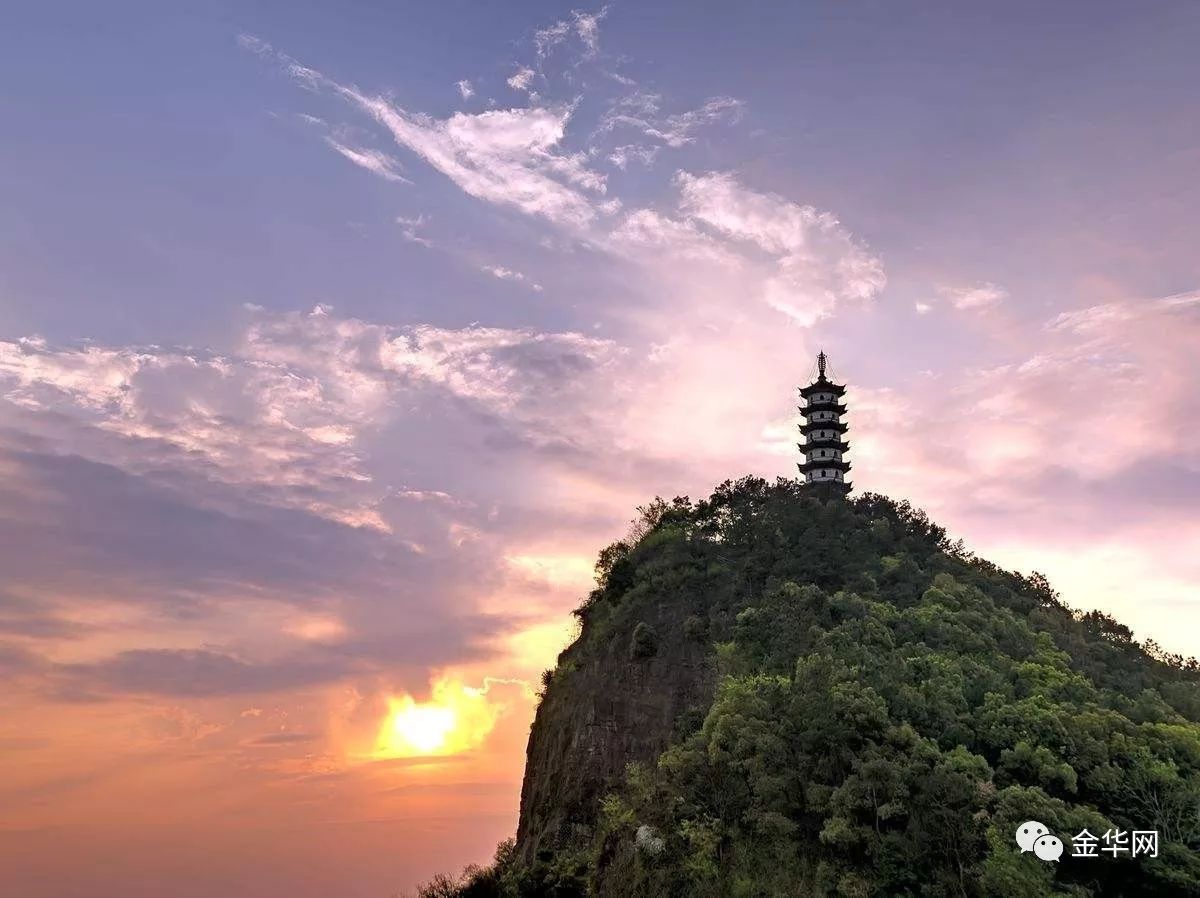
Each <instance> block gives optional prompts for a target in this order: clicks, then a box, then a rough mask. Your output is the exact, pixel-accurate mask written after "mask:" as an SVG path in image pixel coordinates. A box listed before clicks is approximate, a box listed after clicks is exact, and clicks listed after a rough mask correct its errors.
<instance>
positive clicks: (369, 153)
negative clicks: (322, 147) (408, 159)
mask: <svg viewBox="0 0 1200 898" xmlns="http://www.w3.org/2000/svg"><path fill="white" fill-rule="evenodd" d="M325 140H326V142H327V143H328V144H329V145H330V146H331V147H333V148H334V149H335V150H337V151H338V152H339V153H341V154H342V155H343V156H344V157H346V158H347V159H349V160H350V161H351V162H353V163H354V164H355V165H357V166H359V167H360V168H365V169H366V170H367V171H369V172H371V173H372V174H376V175H379V177H381V178H383V179H384V180H385V181H399V182H401V183H403V184H411V183H412V181H410V180H408V178H406V177H404V176H403V175H401V174H400V171H401V166H400V163H399V162H398V161H397V160H396V159H394V158H392V157H391V156H389V155H388V154H387V153H381V152H380V151H379V150H371V149H361V150H356V149H354V148H352V147H348V146H346V145H345V144H341V143H338V142H337V141H336V140H334V139H333V138H330V137H327V138H325Z"/></svg>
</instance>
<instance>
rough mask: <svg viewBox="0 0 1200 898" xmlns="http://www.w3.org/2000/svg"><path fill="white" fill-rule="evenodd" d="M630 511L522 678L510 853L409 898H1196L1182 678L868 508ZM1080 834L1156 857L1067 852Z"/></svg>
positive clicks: (720, 496) (1148, 648)
mask: <svg viewBox="0 0 1200 898" xmlns="http://www.w3.org/2000/svg"><path fill="white" fill-rule="evenodd" d="M640 511H641V517H640V518H639V520H638V521H637V522H636V524H635V528H634V531H633V532H631V534H630V536H629V538H627V539H626V540H623V541H621V542H618V543H616V544H614V545H612V546H609V547H608V548H606V549H605V550H604V551H602V552H601V553H600V556H599V561H598V563H597V567H596V573H597V588H596V589H595V590H594V591H593V592H592V593H591V594H590V595H589V596H588V597H587V598H586V600H585V601H584V602H583V604H582V605H581V607H580V608H579V609H578V610H577V612H576V614H577V615H578V617H579V619H580V621H581V625H582V626H581V631H580V636H579V638H578V639H577V640H576V642H575V643H574V644H573V645H572V646H571V647H570V648H568V649H567V650H566V651H564V652H563V654H562V655H561V656H560V658H559V663H558V666H557V667H556V669H555V670H553V671H547V674H546V677H545V693H544V696H543V701H542V705H541V707H540V708H539V712H538V717H537V720H536V722H535V724H534V728H533V731H532V734H531V740H530V754H529V769H527V771H526V781H525V792H524V795H523V799H522V820H521V829H520V831H519V833H518V837H517V839H516V841H515V842H513V841H510V842H506V843H504V844H503V845H501V846H500V848H499V850H498V852H497V856H496V861H495V863H494V864H493V865H491V866H489V867H486V868H469V869H468V870H467V871H465V872H464V873H463V874H461V875H460V876H457V877H454V876H443V877H439V878H438V879H436V880H435V881H434V882H431V883H429V884H428V885H426V886H425V887H423V889H422V891H421V893H420V894H421V895H422V896H423V898H451V896H456V898H500V896H509V898H525V896H531V898H532V896H538V898H540V896H547V898H548V896H557V898H570V896H584V895H597V896H681V898H682V896H695V898H708V896H711V898H718V896H721V898H724V896H737V898H759V896H761V898H774V896H843V898H867V896H881V898H897V896H988V898H1024V896H1051V895H1073V896H1144V895H1163V896H1172V895H1180V896H1183V895H1200V854H1198V853H1197V850H1198V849H1200V688H1198V683H1200V671H1198V670H1197V667H1196V664H1195V662H1194V661H1191V660H1187V661H1185V660H1184V659H1182V658H1180V657H1177V656H1172V655H1168V654H1166V653H1164V652H1163V651H1161V650H1160V649H1159V648H1158V647H1157V646H1155V645H1154V644H1153V643H1150V642H1147V643H1138V642H1136V641H1135V640H1134V639H1133V636H1132V634H1131V633H1130V631H1129V630H1128V629H1127V628H1126V627H1124V626H1122V625H1121V624H1120V623H1118V622H1117V621H1115V620H1113V619H1112V618H1111V617H1109V616H1107V615H1105V614H1102V613H1099V612H1094V611H1093V612H1088V613H1081V612H1079V611H1072V610H1071V609H1069V608H1067V607H1066V606H1065V605H1064V604H1063V603H1062V602H1061V601H1060V600H1059V597H1058V596H1057V595H1056V594H1055V592H1054V591H1053V590H1052V589H1051V587H1050V585H1049V584H1048V583H1047V582H1046V580H1045V579H1044V578H1043V577H1041V576H1039V575H1036V574H1034V575H1032V576H1022V575H1020V574H1015V573H1010V572H1007V571H1004V570H1001V569H999V568H997V567H996V566H995V565H993V564H991V563H989V562H987V561H985V560H983V559H980V558H977V557H975V556H973V555H972V554H971V553H970V552H968V551H967V550H966V549H965V548H964V547H963V546H962V544H961V543H954V542H951V540H950V539H949V538H948V537H947V535H946V532H945V531H944V530H943V529H942V528H941V527H939V526H937V525H936V524H934V523H933V522H931V521H930V520H929V519H928V518H927V517H926V516H925V515H924V514H923V513H922V512H920V511H917V510H914V509H913V508H912V507H910V506H909V505H908V504H907V503H897V502H895V501H892V500H890V499H887V498H885V497H883V496H879V495H873V494H867V495H863V496H860V497H858V498H855V499H851V500H833V501H829V502H821V501H817V500H816V499H813V498H811V497H809V496H807V495H805V493H804V491H803V489H802V488H801V487H800V485H799V484H798V483H796V482H795V481H790V480H779V481H778V482H776V483H774V484H771V483H768V482H766V481H764V480H760V479H754V478H747V479H743V480H740V481H738V482H736V483H728V482H727V483H725V484H723V485H722V486H721V487H720V488H718V489H717V490H716V492H715V493H714V494H713V495H712V496H711V497H710V498H709V499H706V500H704V501H700V502H691V501H689V500H687V499H675V500H674V501H672V502H664V501H662V500H656V501H655V502H654V503H653V504H652V505H650V506H648V507H646V508H644V509H641V510H640ZM695 659H700V660H698V661H696V660H695ZM656 665H657V666H656ZM680 669H683V670H685V671H686V674H684V675H682V676H686V678H687V680H688V682H687V683H684V682H682V681H679V677H680V676H681V675H680V674H679V673H678V671H679V670H680ZM672 677H674V678H675V679H674V680H673V679H672ZM631 684H632V685H631ZM671 684H674V685H671ZM685 687H686V688H685ZM635 689H636V690H638V691H637V693H636V695H635V694H634V690H635ZM655 690H658V692H665V691H669V690H675V691H674V692H673V693H672V694H673V695H678V696H682V697H683V698H680V699H679V701H678V702H676V703H675V704H672V702H671V701H664V702H658V701H657V698H658V695H657V693H656V691H655ZM627 695H628V696H629V697H628V700H627V701H626V700H625V696H627ZM679 703H683V705H682V706H679V707H676V705H677V704H679ZM664 709H665V710H664ZM582 714H586V715H588V716H587V717H581V716H580V715H582ZM638 714H642V715H643V718H644V719H642V718H639V717H638V716H637V715H638ZM606 715H608V716H607V717H606ZM609 718H611V719H612V720H616V721H620V722H621V727H620V729H621V732H619V733H616V734H614V733H612V732H611V730H613V727H612V726H609V727H608V728H607V730H606V729H605V726H604V725H603V724H604V722H605V720H606V719H609ZM580 721H586V726H585V724H584V723H581V722H580ZM626 730H636V735H637V739H633V737H632V736H631V737H630V738H629V739H624V741H623V737H622V736H621V733H623V732H625V731H626ZM595 733H599V734H600V735H594V734H595ZM598 740H599V741H598ZM639 755H640V756H639ZM610 768H611V769H610ZM1027 820H1037V821H1040V822H1041V823H1043V824H1045V825H1046V826H1047V827H1048V828H1049V830H1050V831H1051V833H1055V834H1057V835H1059V836H1060V837H1061V838H1062V840H1063V842H1064V843H1065V844H1066V846H1067V851H1066V853H1065V854H1064V855H1063V857H1062V859H1061V860H1060V861H1059V862H1057V863H1053V862H1047V861H1043V860H1039V859H1038V858H1037V857H1035V856H1034V854H1032V853H1022V852H1021V851H1020V849H1019V848H1018V847H1017V845H1016V843H1015V841H1014V833H1015V831H1016V829H1017V827H1018V826H1019V825H1020V824H1021V823H1023V822H1024V821H1027ZM1083 830H1087V831H1088V832H1089V833H1091V834H1095V835H1097V836H1100V835H1102V834H1104V833H1106V832H1109V831H1116V830H1123V831H1126V832H1131V831H1133V830H1157V831H1158V833H1159V834H1160V836H1159V838H1160V845H1159V851H1158V857H1157V858H1153V857H1148V856H1142V857H1137V858H1133V857H1131V855H1130V853H1129V852H1125V853H1122V854H1120V855H1118V856H1113V855H1111V854H1106V853H1103V852H1101V853H1100V854H1099V856H1097V857H1090V858H1082V857H1073V856H1071V842H1070V841H1069V840H1070V839H1071V838H1072V837H1073V836H1075V834H1078V833H1080V832H1082V831H1083Z"/></svg>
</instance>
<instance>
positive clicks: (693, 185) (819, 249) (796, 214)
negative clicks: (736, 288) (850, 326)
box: [676, 172, 887, 324]
mask: <svg viewBox="0 0 1200 898" xmlns="http://www.w3.org/2000/svg"><path fill="white" fill-rule="evenodd" d="M676 181H677V183H678V184H679V188H680V195H681V196H680V208H681V210H682V211H683V212H684V213H685V214H686V215H687V216H688V217H689V218H690V219H692V220H693V221H696V222H700V223H703V224H705V225H707V226H708V227H710V228H711V229H713V230H714V231H716V232H717V233H719V234H723V235H726V236H728V237H731V238H733V239H735V240H738V241H745V242H748V243H752V244H755V245H757V246H758V247H759V248H761V249H762V250H764V251H766V252H767V253H770V254H771V255H772V256H773V257H774V258H775V260H776V261H775V272H774V274H773V275H772V276H770V277H769V279H768V280H767V282H766V284H765V286H764V299H765V300H766V302H767V303H768V304H769V305H771V306H772V307H773V308H775V309H778V310H779V311H781V312H783V313H785V314H786V315H788V316H789V317H791V318H793V319H794V320H795V321H797V322H798V323H800V324H812V323H813V322H814V321H816V320H818V319H819V318H821V317H824V316H825V315H828V314H829V313H830V312H832V310H833V308H834V307H835V306H836V305H837V304H838V303H839V302H845V301H861V300H868V299H871V298H873V297H875V296H876V295H877V294H878V293H879V292H880V291H881V290H882V289H883V287H884V285H885V284H886V282H887V280H886V277H885V275H884V272H883V265H882V263H881V262H880V260H879V259H878V258H877V257H875V256H873V255H872V254H871V253H869V252H868V251H867V250H866V249H865V248H863V247H862V246H861V245H859V244H858V243H857V242H856V241H855V240H854V239H853V237H852V236H851V235H850V233H849V232H848V231H847V230H846V229H845V228H843V227H842V225H841V224H840V223H839V222H838V220H837V219H836V218H835V217H834V216H833V215H831V214H830V213H828V212H821V211H819V210H817V209H814V208H813V207H812V206H803V205H799V204H797V203H793V202H790V201H789V200H785V199H784V198H783V197H780V196H778V195H776V194H768V193H759V192H756V191H752V190H748V189H747V188H745V187H743V186H742V185H741V184H739V183H738V182H737V181H736V179H734V178H733V177H732V176H731V175H729V174H721V173H711V174H704V175H692V174H688V173H687V172H680V173H679V175H678V176H677V177H676Z"/></svg>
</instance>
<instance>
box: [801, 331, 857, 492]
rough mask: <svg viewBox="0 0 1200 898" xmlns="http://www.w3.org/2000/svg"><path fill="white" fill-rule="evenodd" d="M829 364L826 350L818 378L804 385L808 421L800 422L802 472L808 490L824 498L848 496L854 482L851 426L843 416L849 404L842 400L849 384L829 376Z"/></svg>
mask: <svg viewBox="0 0 1200 898" xmlns="http://www.w3.org/2000/svg"><path fill="white" fill-rule="evenodd" d="M828 364H829V360H828V359H827V358H826V357H825V353H824V352H822V353H821V354H820V355H818V356H817V379H816V380H814V381H813V382H812V383H810V384H809V385H808V386H807V387H801V388H800V397H801V398H802V399H803V400H804V404H803V405H802V406H800V413H801V414H803V415H804V423H803V424H801V425H800V433H802V434H803V435H804V442H803V443H799V444H798V445H799V447H800V451H801V452H803V453H804V461H803V462H801V464H800V473H801V474H803V475H804V487H805V489H806V490H807V491H808V492H810V493H812V494H813V495H816V496H819V497H821V498H829V497H831V496H844V495H846V493H848V492H850V483H849V482H848V481H847V480H846V473H847V472H848V471H849V470H850V462H848V461H846V451H847V450H848V449H849V448H850V444H849V443H847V442H846V439H845V438H846V430H847V427H846V425H845V424H844V423H842V415H844V414H845V413H846V406H845V405H844V404H843V403H842V401H841V400H842V396H843V395H845V392H846V387H845V385H844V384H835V383H833V382H832V381H831V380H829V379H828V378H827V377H826V376H825V369H826V367H827V365H828Z"/></svg>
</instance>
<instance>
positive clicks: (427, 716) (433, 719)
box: [392, 695, 458, 755]
mask: <svg viewBox="0 0 1200 898" xmlns="http://www.w3.org/2000/svg"><path fill="white" fill-rule="evenodd" d="M457 723H458V716H457V715H456V714H455V713H454V711H453V709H451V708H439V707H437V706H436V705H418V704H417V703H416V702H414V701H413V700H412V696H408V695H406V696H405V697H404V699H403V700H402V701H401V703H400V706H398V707H397V708H396V709H395V710H394V711H393V712H392V737H393V744H395V745H396V746H397V747H405V746H407V747H409V748H413V749H416V750H417V751H418V752H419V753H420V754H426V755H428V754H433V753H434V752H436V751H437V750H438V749H440V748H442V747H444V746H445V744H446V740H447V737H449V735H450V734H451V733H452V732H454V727H455V725H456V724H457Z"/></svg>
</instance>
